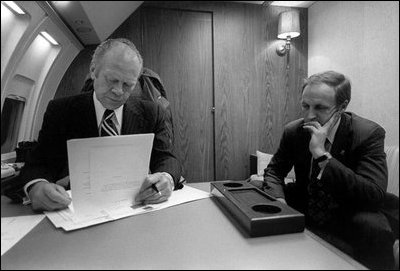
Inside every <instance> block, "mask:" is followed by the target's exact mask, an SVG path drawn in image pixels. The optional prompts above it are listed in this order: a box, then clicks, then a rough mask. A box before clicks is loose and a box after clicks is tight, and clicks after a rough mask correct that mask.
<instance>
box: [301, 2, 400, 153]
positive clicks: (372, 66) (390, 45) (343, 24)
mask: <svg viewBox="0 0 400 271" xmlns="http://www.w3.org/2000/svg"><path fill="white" fill-rule="evenodd" d="M308 22H309V23H308V29H309V40H308V44H309V46H308V56H309V59H308V68H309V69H308V74H309V75H311V74H313V73H316V72H320V71H323V70H327V69H334V70H337V71H340V72H342V73H344V74H345V75H347V76H349V77H350V80H351V82H352V98H351V102H350V105H349V107H348V110H349V111H354V112H355V113H356V114H359V115H361V116H364V117H366V118H368V119H371V120H373V121H375V122H377V123H379V124H380V125H381V126H382V127H383V128H384V129H385V130H386V139H385V145H397V146H398V145H399V128H398V127H399V35H398V34H399V2H398V1H379V2H371V1H318V2H316V3H314V4H313V5H312V6H311V7H310V8H309V21H308Z"/></svg>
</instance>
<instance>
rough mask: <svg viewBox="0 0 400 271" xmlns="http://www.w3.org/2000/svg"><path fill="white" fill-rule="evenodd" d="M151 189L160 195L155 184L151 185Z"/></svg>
mask: <svg viewBox="0 0 400 271" xmlns="http://www.w3.org/2000/svg"><path fill="white" fill-rule="evenodd" d="M151 188H153V189H154V191H156V192H157V193H158V194H160V195H161V193H160V191H159V190H158V188H157V186H156V184H155V183H153V184H152V185H151Z"/></svg>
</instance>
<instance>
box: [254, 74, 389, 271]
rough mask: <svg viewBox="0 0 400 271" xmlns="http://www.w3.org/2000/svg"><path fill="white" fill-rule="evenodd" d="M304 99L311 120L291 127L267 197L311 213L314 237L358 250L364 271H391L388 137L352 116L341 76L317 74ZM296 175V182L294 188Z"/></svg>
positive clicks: (272, 168) (267, 179)
mask: <svg viewBox="0 0 400 271" xmlns="http://www.w3.org/2000/svg"><path fill="white" fill-rule="evenodd" d="M302 91H303V93H302V100H301V106H302V111H303V118H301V119H298V120H295V121H293V122H290V123H289V124H287V125H286V126H285V129H284V132H283V136H282V138H281V141H280V145H279V148H278V150H277V151H276V153H275V154H274V156H273V158H272V159H271V162H270V164H269V165H268V167H267V168H266V169H265V170H264V182H263V184H262V185H261V186H262V189H263V190H264V191H266V192H267V193H269V194H271V195H272V196H275V197H276V198H277V200H279V201H281V202H284V203H287V204H288V205H290V206H291V207H293V208H295V209H297V210H298V211H300V212H302V213H304V214H305V218H306V226H307V227H308V228H309V229H311V230H313V229H315V230H319V231H322V232H324V233H327V235H333V236H338V237H339V238H341V239H343V240H345V241H346V242H348V243H350V244H351V246H352V248H353V250H354V256H355V258H356V259H357V260H359V261H360V262H362V263H363V264H364V265H366V266H368V267H369V268H387V267H390V266H391V264H392V263H393V253H391V251H392V245H393V243H394V236H393V233H392V231H391V228H390V225H389V223H388V221H387V219H386V217H385V216H384V215H383V213H381V212H380V210H379V209H380V207H381V206H382V204H383V200H384V197H385V192H386V188H387V177H388V173H387V165H386V155H385V152H384V139H385V130H384V129H383V128H382V127H381V126H379V125H378V124H376V123H374V122H372V121H370V120H367V119H364V118H362V117H360V116H358V115H356V114H354V113H352V112H345V109H346V107H347V105H348V104H349V102H350V97H351V85H350V82H349V80H348V79H347V78H346V77H345V76H344V75H342V74H340V73H337V72H334V71H327V72H322V73H318V74H314V75H312V76H310V77H309V78H308V79H307V80H305V83H304V85H303V89H302ZM292 167H294V171H295V174H296V181H295V183H290V184H287V185H286V184H285V183H284V178H285V177H286V175H287V174H288V172H289V171H290V170H291V168H292ZM256 185H257V186H260V184H256ZM377 226H379V227H377ZM327 235H326V236H327Z"/></svg>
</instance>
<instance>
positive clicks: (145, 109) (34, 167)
mask: <svg viewBox="0 0 400 271" xmlns="http://www.w3.org/2000/svg"><path fill="white" fill-rule="evenodd" d="M122 120H123V121H122V127H121V135H128V134H139V133H154V134H155V138H154V143H153V149H152V154H151V160H150V170H151V172H168V173H170V174H171V176H172V177H173V179H174V182H175V184H177V182H178V181H179V178H180V174H181V167H180V164H179V162H178V160H177V159H176V157H175V156H174V155H173V153H172V148H173V146H172V140H171V138H170V133H169V132H168V130H167V127H166V123H165V111H164V109H162V108H161V107H160V106H159V105H158V104H157V103H154V102H150V101H144V100H140V99H138V98H133V97H130V98H129V99H128V100H127V102H126V103H125V106H124V109H123V117H122ZM98 136H99V135H98V127H97V121H96V113H95V108H94V103H93V92H92V91H91V92H86V93H83V94H79V95H76V96H70V97H65V98H60V99H56V100H52V101H50V103H49V105H48V107H47V110H46V112H45V115H44V119H43V125H42V129H41V131H40V132H39V138H38V145H37V147H36V148H35V150H34V151H33V152H32V153H31V157H30V158H29V159H28V161H27V162H26V165H25V166H24V168H23V169H22V171H21V174H20V178H19V182H20V186H19V189H22V187H23V185H24V184H26V183H27V182H28V181H30V180H32V179H36V178H44V179H46V180H48V181H50V182H56V181H57V180H59V179H61V178H63V177H65V176H67V175H69V173H68V159H67V144H66V142H67V140H69V139H73V138H89V137H98Z"/></svg>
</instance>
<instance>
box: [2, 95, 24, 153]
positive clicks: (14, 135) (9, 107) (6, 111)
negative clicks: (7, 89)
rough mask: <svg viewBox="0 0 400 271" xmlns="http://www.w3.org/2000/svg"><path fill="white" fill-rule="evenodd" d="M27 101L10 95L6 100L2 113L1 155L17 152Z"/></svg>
mask: <svg viewBox="0 0 400 271" xmlns="http://www.w3.org/2000/svg"><path fill="white" fill-rule="evenodd" d="M24 107H25V99H24V98H21V97H19V96H15V95H9V96H8V97H6V98H5V100H4V105H3V110H2V112H1V153H2V154H3V153H9V152H12V151H14V150H15V148H16V146H17V143H18V133H19V128H20V126H21V120H22V115H23V112H24Z"/></svg>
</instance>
